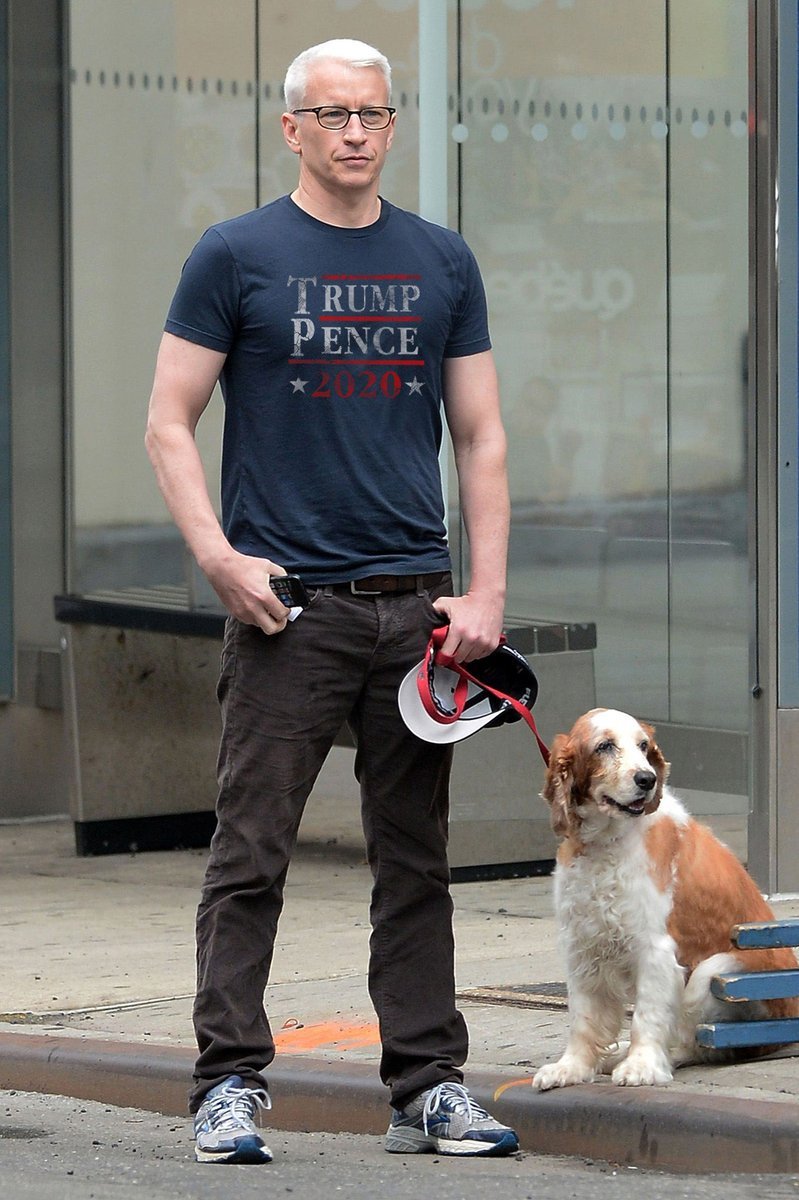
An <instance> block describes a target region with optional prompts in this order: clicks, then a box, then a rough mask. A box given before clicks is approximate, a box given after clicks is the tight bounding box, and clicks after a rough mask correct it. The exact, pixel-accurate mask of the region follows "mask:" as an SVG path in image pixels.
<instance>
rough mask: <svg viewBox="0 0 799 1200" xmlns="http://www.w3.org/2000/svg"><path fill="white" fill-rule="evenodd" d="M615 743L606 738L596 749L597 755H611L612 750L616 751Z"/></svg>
mask: <svg viewBox="0 0 799 1200" xmlns="http://www.w3.org/2000/svg"><path fill="white" fill-rule="evenodd" d="M615 749H616V745H615V742H613V741H612V739H611V738H606V739H605V741H604V742H600V743H599V745H598V746H597V748H596V753H597V754H610V752H611V750H615Z"/></svg>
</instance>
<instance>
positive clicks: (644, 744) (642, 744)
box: [638, 741, 649, 754]
mask: <svg viewBox="0 0 799 1200" xmlns="http://www.w3.org/2000/svg"><path fill="white" fill-rule="evenodd" d="M638 749H639V750H640V751H641V752H642V753H643V754H646V752H647V750H648V749H649V742H646V741H644V742H639V743H638Z"/></svg>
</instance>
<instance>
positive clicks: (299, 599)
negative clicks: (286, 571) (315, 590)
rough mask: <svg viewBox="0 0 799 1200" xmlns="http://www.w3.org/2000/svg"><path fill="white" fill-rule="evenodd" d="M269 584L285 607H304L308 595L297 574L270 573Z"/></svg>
mask: <svg viewBox="0 0 799 1200" xmlns="http://www.w3.org/2000/svg"><path fill="white" fill-rule="evenodd" d="M269 586H270V588H271V589H272V591H273V592H274V593H275V595H276V596H277V598H278V600H280V601H281V602H282V603H283V604H285V606H286V608H305V607H306V606H307V605H308V601H309V596H308V593H307V591H306V590H305V584H304V583H303V582H302V580H301V579H300V577H299V575H271V576H270V577H269Z"/></svg>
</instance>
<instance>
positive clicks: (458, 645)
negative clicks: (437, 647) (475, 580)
mask: <svg viewBox="0 0 799 1200" xmlns="http://www.w3.org/2000/svg"><path fill="white" fill-rule="evenodd" d="M433 607H434V608H435V609H437V611H438V612H440V613H444V614H445V615H446V616H447V617H448V618H449V631H448V633H447V637H446V641H445V642H444V645H443V646H442V647H441V650H442V653H443V654H448V655H449V656H450V657H451V658H454V659H455V661H456V662H470V661H471V660H472V659H475V658H484V657H485V656H486V654H490V653H491V651H492V650H496V648H497V646H498V645H499V639H500V636H501V634H502V617H503V608H504V605H503V601H502V599H501V598H499V597H495V596H486V595H484V594H481V593H478V592H467V594H466V595H465V596H441V597H440V598H439V599H438V600H436V601H434V604H433Z"/></svg>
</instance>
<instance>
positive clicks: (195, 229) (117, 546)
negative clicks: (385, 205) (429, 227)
mask: <svg viewBox="0 0 799 1200" xmlns="http://www.w3.org/2000/svg"><path fill="white" fill-rule="evenodd" d="M345 17H346V21H347V28H343V20H344V18H345ZM416 21H417V14H416V4H415V0H414V2H412V3H409V4H405V3H403V4H396V3H387V4H382V3H374V2H373V0H348V2H347V3H346V4H342V3H341V0H315V3H314V4H313V5H296V4H290V3H283V2H278V0H259V2H258V3H256V4H253V2H252V0H226V3H225V4H224V5H222V4H219V3H217V2H216V0H115V2H114V3H113V4H109V3H108V0H72V3H71V6H70V25H69V41H70V80H71V88H70V139H69V140H70V156H71V159H70V188H71V191H70V229H69V238H70V242H71V304H70V310H71V371H72V396H73V399H72V418H71V424H72V430H71V443H72V471H71V478H72V483H71V490H72V528H71V534H72V536H71V578H70V580H69V586H70V588H71V590H73V591H75V592H79V593H86V592H97V591H98V590H100V591H108V590H111V591H114V592H119V591H120V589H125V590H128V591H129V590H130V589H138V590H141V589H150V588H158V589H160V590H161V594H162V595H163V590H164V588H167V589H177V591H176V592H175V596H176V597H177V598H178V599H181V600H185V599H188V600H189V601H190V602H196V603H200V604H207V603H213V601H214V598H213V596H212V593H211V591H210V588H208V586H207V584H205V582H204V580H203V579H202V577H201V576H200V573H199V572H198V571H197V570H196V568H195V567H194V565H193V563H191V562H190V561H189V560H188V557H187V556H186V554H185V552H184V549H183V545H182V541H181V539H180V537H179V535H178V534H177V532H176V530H175V528H174V526H173V524H172V522H171V520H170V518H169V516H168V514H167V512H166V509H165V507H164V503H163V500H162V499H161V496H160V494H159V492H158V489H157V487H156V485H155V480H154V478H153V473H152V470H151V468H150V465H149V462H148V461H147V458H146V454H145V451H144V446H143V435H144V422H145V413H146V407H147V400H148V397H149V393H150V387H151V384H152V375H153V367H154V363H155V356H156V351H157V348H158V342H159V339H160V336H161V330H162V328H163V320H164V317H165V315H166V311H167V308H168V305H169V301H170V299H171V296H172V293H173V291H174V287H175V284H176V281H177V278H178V274H179V271H180V268H181V265H182V263H183V261H184V260H185V258H186V256H187V254H188V253H189V251H190V250H191V248H192V246H193V245H194V243H195V242H196V241H197V239H198V238H199V237H200V236H201V234H202V233H203V231H204V230H205V229H206V228H207V227H208V226H209V225H210V224H212V223H214V222H216V221H220V220H224V219H225V218H227V217H231V216H234V215H236V214H237V213H240V212H245V211H247V210H248V209H251V208H253V207H254V206H256V205H258V204H260V203H265V202H267V201H269V200H271V199H273V198H275V197H276V196H278V195H281V194H284V193H286V192H289V191H291V190H292V188H293V187H294V186H295V183H296V177H297V164H296V161H295V159H294V156H293V155H292V154H291V153H290V152H289V151H288V149H287V148H286V146H285V144H284V142H283V137H282V133H281V128H280V114H281V113H282V111H283V107H284V106H283V99H282V84H283V77H284V75H285V71H286V68H287V66H288V64H289V62H290V61H291V60H292V58H293V57H294V56H295V55H296V54H297V53H298V52H299V51H300V50H302V49H304V48H305V47H306V46H307V45H311V44H313V43H314V42H317V41H323V40H325V39H327V38H329V37H337V36H356V37H359V38H362V39H363V40H366V41H371V42H373V43H374V44H375V45H377V46H379V47H380V49H381V50H383V51H384V52H385V53H386V54H387V55H388V57H389V58H390V59H391V61H392V66H393V72H394V99H393V103H394V104H395V105H396V106H397V109H398V121H399V132H398V136H397V139H396V141H395V145H394V148H393V149H392V153H391V155H390V156H389V162H388V165H387V168H386V171H385V190H386V194H387V195H390V196H391V198H392V199H393V200H395V201H396V202H397V203H398V204H401V205H406V206H408V207H415V206H416V203H417V197H418V111H417V103H418V99H417V94H418V82H417V74H418V67H417V57H418V54H417V25H416ZM221 424H222V405H221V400H220V398H219V396H217V397H216V398H215V400H214V401H213V402H212V404H211V405H210V406H209V409H208V410H207V412H206V413H205V415H204V417H203V419H202V421H201V422H200V425H199V427H198V442H199V444H200V448H201V452H202V453H203V458H204V461H205V463H206V470H207V475H208V481H209V490H210V493H211V496H212V498H213V499H214V500H216V498H217V497H218V494H219V458H220V454H219V447H220V440H221Z"/></svg>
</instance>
